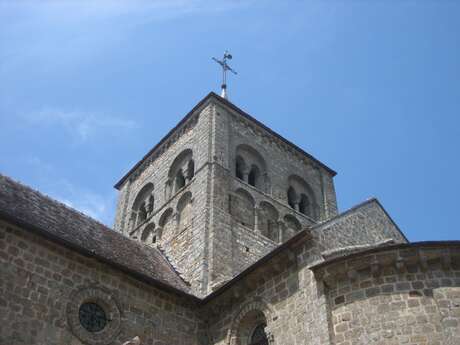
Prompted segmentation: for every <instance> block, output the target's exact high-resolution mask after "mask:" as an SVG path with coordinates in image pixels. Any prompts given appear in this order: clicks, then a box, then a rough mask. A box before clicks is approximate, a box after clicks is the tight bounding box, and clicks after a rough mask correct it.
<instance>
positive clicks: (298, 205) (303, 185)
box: [287, 175, 318, 220]
mask: <svg viewBox="0 0 460 345" xmlns="http://www.w3.org/2000/svg"><path fill="white" fill-rule="evenodd" d="M288 182H289V188H288V191H287V197H288V204H289V206H291V207H292V208H293V209H295V210H296V211H298V212H300V213H302V214H304V215H306V216H308V217H310V218H312V219H315V220H316V219H317V217H318V212H317V203H316V199H315V194H314V192H313V189H312V188H311V187H310V185H309V184H308V183H307V182H306V181H305V180H304V179H302V178H301V177H299V176H297V175H292V176H290V177H289V181H288Z"/></svg>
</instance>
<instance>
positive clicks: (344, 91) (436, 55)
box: [0, 0, 460, 241]
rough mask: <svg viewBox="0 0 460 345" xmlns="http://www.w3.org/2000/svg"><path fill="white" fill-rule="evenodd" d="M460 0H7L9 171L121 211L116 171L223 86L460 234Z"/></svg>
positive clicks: (371, 190) (356, 175) (2, 108)
mask: <svg viewBox="0 0 460 345" xmlns="http://www.w3.org/2000/svg"><path fill="white" fill-rule="evenodd" d="M459 37H460V1H454V0H453V1H449V0H433V1H428V0H426V1H424V0H413V1H406V0H387V1H379V0H367V1H366V0H361V1H353V0H346V1H345V0H344V1H334V0H327V1H324V0H318V1H314V0H311V1H262V0H259V1H249V0H246V1H216V0H214V1H210V0H189V1H183V0H168V1H166V0H159V1H144V0H138V1H104V0H102V1H97V2H94V1H83V0H81V1H59V2H57V1H2V0H0V128H1V138H2V140H1V142H2V145H0V172H1V173H3V174H6V175H8V176H11V177H13V178H15V179H17V180H19V181H22V182H23V183H25V184H28V185H30V186H32V187H34V188H36V189H39V190H40V191H42V192H44V193H46V194H48V195H50V196H52V197H54V198H57V199H59V200H61V201H63V202H65V203H67V204H69V205H71V206H73V207H75V208H77V209H79V210H81V211H83V212H86V213H88V214H89V215H91V216H93V217H95V218H97V219H99V220H101V221H102V222H104V223H107V224H109V225H110V224H112V221H113V215H114V209H115V202H116V191H115V190H114V189H113V187H112V186H113V185H114V183H115V182H117V181H118V179H119V178H120V177H121V176H123V175H124V174H125V173H126V172H127V171H128V169H129V168H130V167H131V166H132V165H133V164H134V163H135V162H137V161H138V160H139V159H140V158H141V157H142V156H143V155H144V154H145V153H146V152H147V150H149V149H150V148H151V147H152V146H153V145H154V144H155V143H156V142H157V141H159V140H160V139H161V137H162V136H163V135H164V134H166V133H167V131H168V130H169V129H170V128H172V127H173V126H174V125H175V124H176V123H177V122H178V121H179V120H180V119H181V118H182V116H184V115H185V114H186V113H187V112H188V111H189V110H190V109H191V108H192V107H193V106H194V105H195V104H196V103H197V102H198V101H199V100H200V99H201V98H203V97H204V96H205V95H206V94H207V93H208V92H209V91H211V90H213V91H217V92H218V90H219V84H220V80H219V78H220V73H219V69H218V66H217V65H216V64H215V63H214V62H212V61H211V57H212V56H218V57H220V56H221V55H222V53H223V51H224V50H225V49H229V50H230V51H231V52H232V54H233V56H234V59H233V60H232V63H231V64H232V66H233V67H234V68H235V69H236V70H237V71H238V72H239V74H238V76H236V77H233V76H231V77H230V82H229V94H230V98H231V101H232V102H233V103H235V104H236V105H237V106H239V107H241V108H242V109H244V110H246V111H247V112H249V113H250V114H251V115H253V116H254V117H256V118H257V119H259V120H260V121H262V122H264V123H265V124H267V125H268V126H269V127H271V128H273V129H274V130H275V131H277V132H279V133H280V134H282V135H283V136H285V137H286V138H288V139H289V140H291V141H293V142H295V143H297V144H298V145H299V146H300V147H302V148H304V149H305V150H306V151H307V152H309V153H311V154H312V155H314V156H315V157H316V158H318V159H319V160H321V161H323V162H324V163H326V164H327V165H328V166H330V167H331V168H333V169H334V170H336V171H337V172H338V175H337V177H336V179H335V182H336V190H337V195H338V201H339V207H340V210H341V211H344V210H346V209H348V208H350V207H352V206H353V205H355V204H357V203H359V202H362V201H364V200H366V199H368V198H369V197H373V196H375V197H377V198H378V199H379V200H380V201H381V202H382V204H383V205H384V207H385V208H386V209H387V210H388V212H389V213H390V214H391V215H392V217H393V218H394V220H395V221H396V222H397V223H398V224H399V226H400V227H401V229H402V230H403V231H404V232H405V233H406V234H407V236H408V237H409V239H410V240H412V241H420V240H442V239H460V230H459V229H458V225H457V224H456V219H457V217H458V213H459V206H458V205H459V201H458V196H459V194H460V179H459V178H458V176H457V173H458V170H459V168H460V159H459V153H458V150H459V148H460V119H459V115H460V114H459V108H460V41H459V40H460V38H459Z"/></svg>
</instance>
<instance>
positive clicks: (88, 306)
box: [78, 303, 107, 332]
mask: <svg viewBox="0 0 460 345" xmlns="http://www.w3.org/2000/svg"><path fill="white" fill-rule="evenodd" d="M78 318H79V319H80V324H81V325H82V326H83V327H84V328H85V329H86V330H87V331H88V332H100V331H102V330H103V329H104V328H105V326H106V325H107V316H106V314H105V311H104V309H102V307H101V306H100V305H99V304H96V303H83V304H82V305H81V306H80V310H79V311H78Z"/></svg>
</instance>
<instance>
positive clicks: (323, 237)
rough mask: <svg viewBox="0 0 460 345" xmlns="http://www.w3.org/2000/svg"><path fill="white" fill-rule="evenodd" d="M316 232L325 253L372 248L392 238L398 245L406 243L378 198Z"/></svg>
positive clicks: (337, 218) (332, 220) (335, 219)
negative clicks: (358, 247) (351, 248)
mask: <svg viewBox="0 0 460 345" xmlns="http://www.w3.org/2000/svg"><path fill="white" fill-rule="evenodd" d="M314 233H315V236H317V238H318V239H319V241H320V243H321V244H322V246H323V249H322V250H323V251H329V250H335V249H339V248H344V247H347V246H356V245H368V244H369V245H372V244H377V243H379V242H383V241H385V240H389V239H392V240H394V242H395V243H405V242H407V240H406V238H405V237H404V236H403V235H402V233H401V231H400V230H399V229H398V228H397V226H396V225H395V224H394V223H393V221H392V220H391V218H389V216H388V215H387V214H386V213H385V211H384V209H383V208H382V206H381V205H380V204H379V203H378V201H377V200H375V199H372V200H369V201H367V202H365V203H363V204H361V205H359V206H357V207H355V208H353V209H351V210H349V211H347V212H344V213H342V214H340V216H338V217H336V218H333V219H331V220H330V221H328V222H325V223H324V224H322V225H320V226H317V227H315V229H314Z"/></svg>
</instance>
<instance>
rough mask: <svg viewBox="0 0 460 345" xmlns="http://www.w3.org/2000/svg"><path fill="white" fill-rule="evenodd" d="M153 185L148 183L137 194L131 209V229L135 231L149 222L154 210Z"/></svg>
mask: <svg viewBox="0 0 460 345" xmlns="http://www.w3.org/2000/svg"><path fill="white" fill-rule="evenodd" d="M154 201H155V199H154V195H153V184H152V183H147V184H146V185H145V186H144V187H142V188H141V190H140V191H139V192H138V193H137V196H136V198H135V199H134V202H133V204H132V207H131V216H130V228H131V229H133V228H135V227H137V226H139V225H140V224H142V223H143V222H145V221H146V220H147V218H148V217H149V216H150V215H151V214H152V212H153V209H154Z"/></svg>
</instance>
